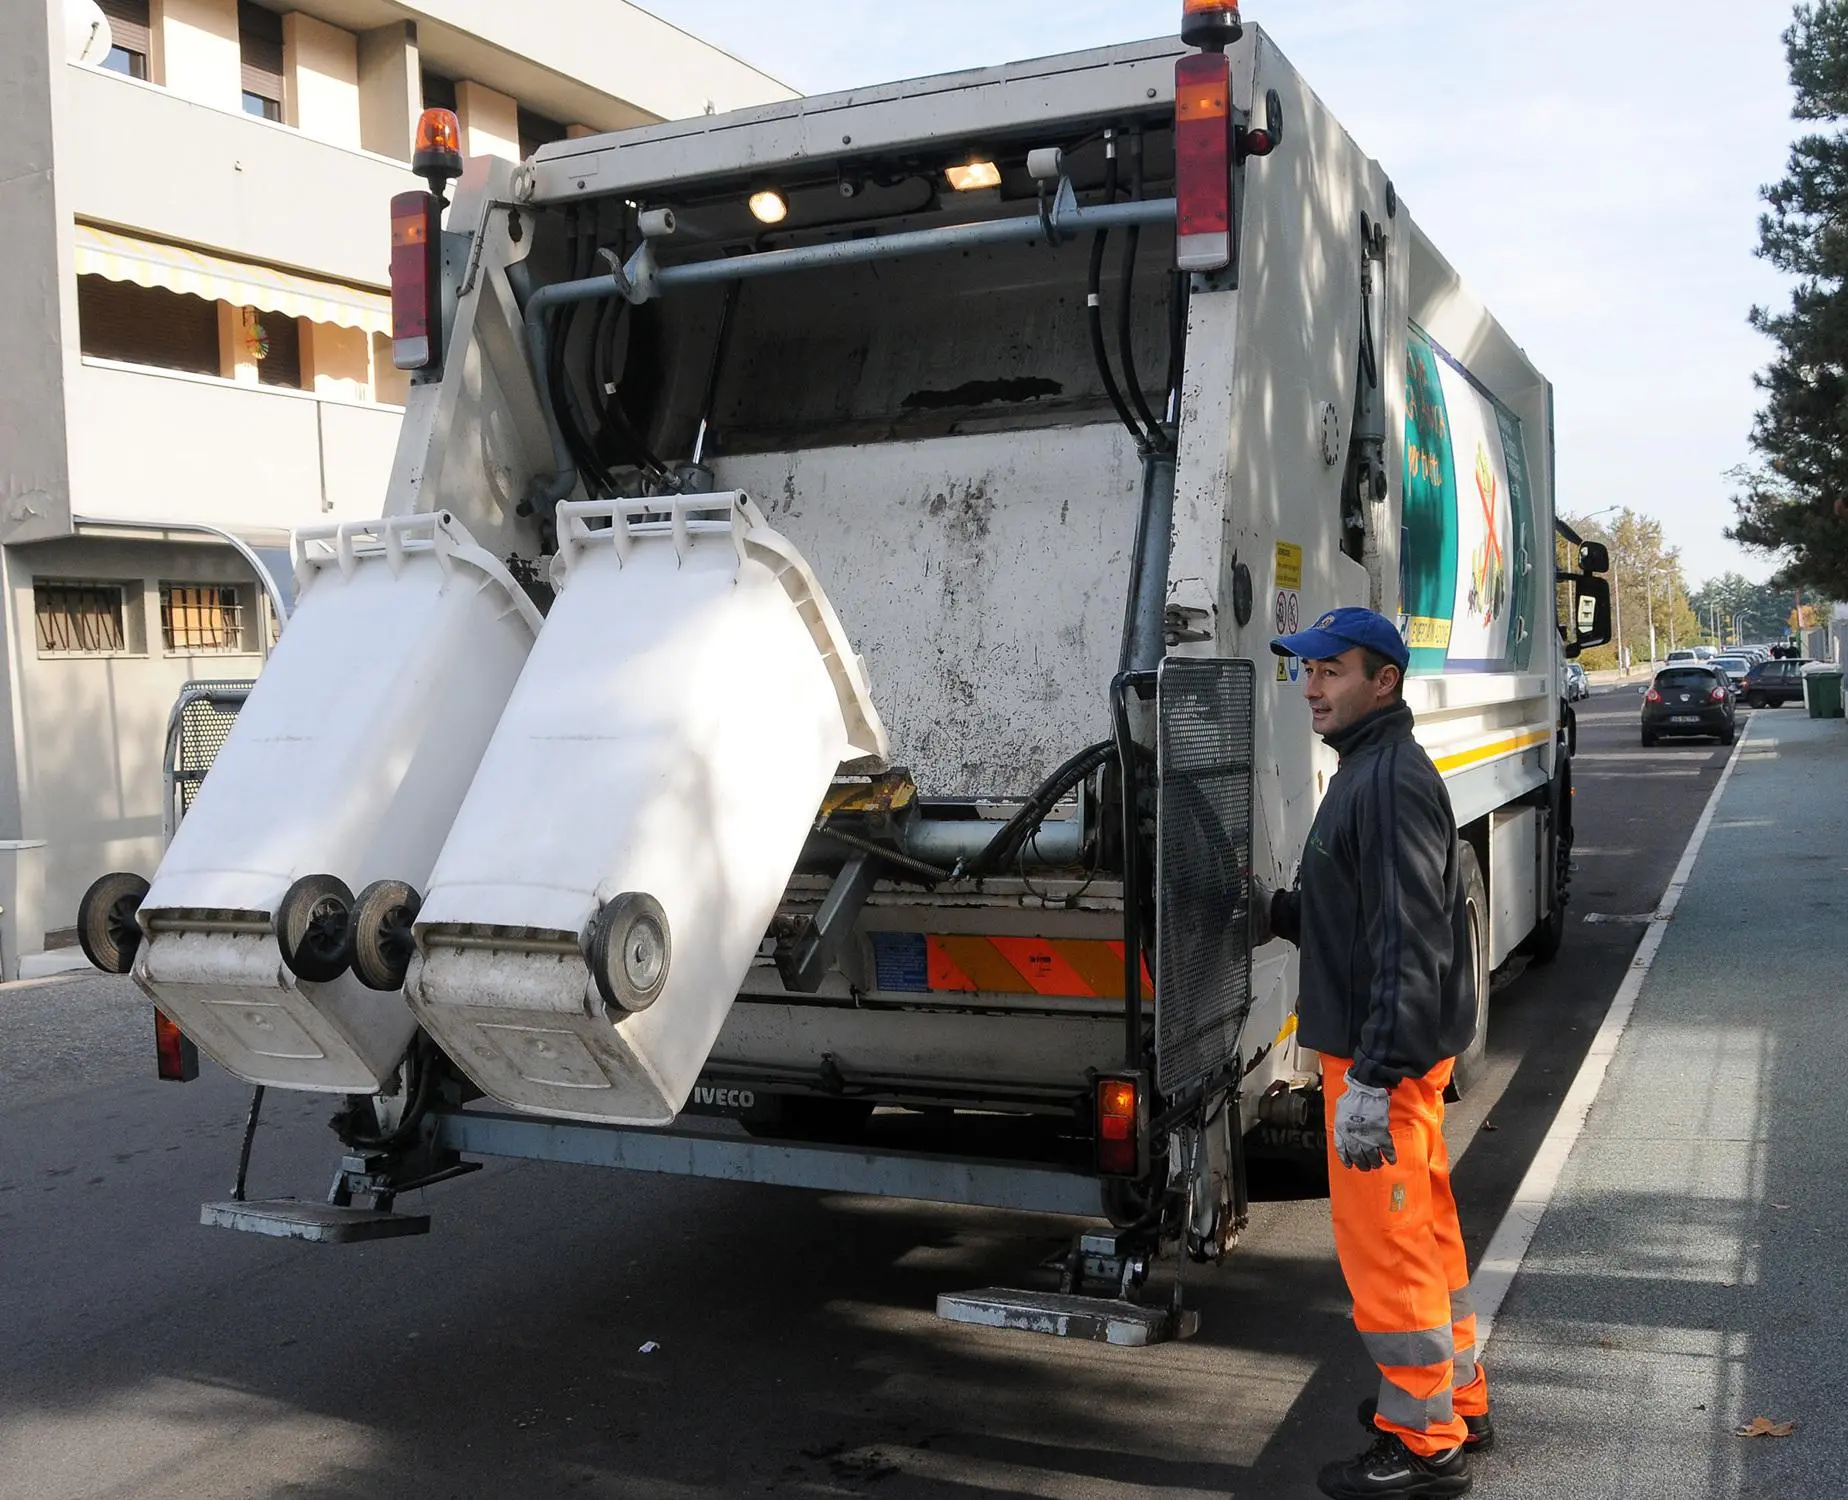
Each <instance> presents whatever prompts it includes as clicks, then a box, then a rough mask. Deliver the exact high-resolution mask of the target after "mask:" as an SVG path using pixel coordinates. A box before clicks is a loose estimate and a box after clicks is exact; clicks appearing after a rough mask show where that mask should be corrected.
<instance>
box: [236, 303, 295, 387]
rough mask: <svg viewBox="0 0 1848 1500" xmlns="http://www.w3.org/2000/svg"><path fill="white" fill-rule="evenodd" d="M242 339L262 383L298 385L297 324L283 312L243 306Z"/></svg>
mask: <svg viewBox="0 0 1848 1500" xmlns="http://www.w3.org/2000/svg"><path fill="white" fill-rule="evenodd" d="M243 326H244V342H245V346H246V347H247V348H248V349H249V351H250V355H251V357H252V358H253V359H255V360H256V362H257V379H258V380H259V381H261V382H262V383H263V384H264V385H282V386H287V387H289V389H291V390H297V391H299V390H300V389H301V388H302V330H301V325H300V324H299V323H297V322H296V321H295V319H293V318H291V317H289V316H288V315H287V314H286V313H279V312H260V311H258V310H257V309H256V308H254V307H246V308H245V309H244V310H243Z"/></svg>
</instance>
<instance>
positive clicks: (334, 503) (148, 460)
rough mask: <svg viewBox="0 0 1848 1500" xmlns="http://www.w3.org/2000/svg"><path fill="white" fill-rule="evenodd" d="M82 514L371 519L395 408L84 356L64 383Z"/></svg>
mask: <svg viewBox="0 0 1848 1500" xmlns="http://www.w3.org/2000/svg"><path fill="white" fill-rule="evenodd" d="M65 402H66V422H67V426H68V429H69V432H70V453H71V502H72V509H73V510H75V511H76V512H78V513H79V514H80V515H88V516H103V517H108V518H110V519H119V520H133V521H139V520H148V521H202V522H206V523H208V524H210V525H215V526H230V527H263V528H287V527H293V526H304V525H312V524H314V523H316V522H319V521H344V520H353V519H362V518H364V517H367V516H376V515H378V514H379V513H380V511H381V510H382V508H383V506H384V502H385V487H386V483H387V481H388V479H389V478H390V474H391V459H392V451H393V449H394V448H395V447H396V446H397V442H398V428H399V425H400V422H401V419H402V416H403V411H402V408H399V407H396V406H373V405H368V404H363V403H357V402H350V401H335V400H330V399H327V398H324V397H318V396H315V395H312V394H310V393H308V392H305V391H292V390H287V389H282V388H279V387H275V386H267V385H247V384H244V383H242V382H238V381H231V380H218V379H215V378H212V377H209V376H203V375H188V374H183V373H180V372H177V371H171V370H156V369H150V368H147V367H145V366H141V365H124V364H116V363H113V362H111V361H108V360H97V359H85V360H84V361H83V362H82V364H81V365H80V366H79V368H78V370H77V374H76V378H75V379H74V380H73V381H72V382H71V383H70V384H69V385H68V386H67V387H66V390H65Z"/></svg>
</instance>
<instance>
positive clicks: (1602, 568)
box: [1579, 542, 1611, 573]
mask: <svg viewBox="0 0 1848 1500" xmlns="http://www.w3.org/2000/svg"><path fill="white" fill-rule="evenodd" d="M1610 570H1611V552H1610V548H1608V547H1606V546H1605V545H1604V543H1603V542H1584V543H1581V544H1580V546H1579V571H1580V572H1581V573H1608V572H1610Z"/></svg>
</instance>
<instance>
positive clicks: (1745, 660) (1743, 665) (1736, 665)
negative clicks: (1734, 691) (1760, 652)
mask: <svg viewBox="0 0 1848 1500" xmlns="http://www.w3.org/2000/svg"><path fill="white" fill-rule="evenodd" d="M1707 665H1708V666H1710V667H1718V668H1719V669H1720V670H1721V671H1722V672H1724V673H1725V674H1726V675H1727V677H1728V678H1729V679H1731V681H1732V685H1733V686H1734V687H1735V688H1737V687H1738V686H1739V684H1740V683H1741V682H1743V681H1744V680H1745V674H1746V673H1747V672H1749V671H1751V670H1752V662H1751V659H1750V658H1749V657H1745V656H1733V655H1730V654H1728V655H1726V656H1716V657H1714V658H1713V660H1712V661H1710V662H1708V663H1707Z"/></svg>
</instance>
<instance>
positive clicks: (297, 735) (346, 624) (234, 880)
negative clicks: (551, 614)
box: [99, 513, 541, 1093]
mask: <svg viewBox="0 0 1848 1500" xmlns="http://www.w3.org/2000/svg"><path fill="white" fill-rule="evenodd" d="M294 561H295V578H296V583H295V586H296V596H297V599H298V601H299V602H298V603H297V606H296V609H295V612H294V614H293V616H292V617H291V619H290V622H289V628H288V630H287V631H286V632H285V633H284V635H283V637H282V639H281V640H280V641H279V642H278V643H277V647H276V650H275V652H274V654H273V655H272V656H271V658H270V661H269V664H268V666H267V667H266V668H265V669H264V672H263V675H262V676H261V677H260V678H259V679H258V681H257V683H256V686H255V687H254V688H253V689H252V690H251V693H250V697H249V699H248V701H247V702H246V703H245V705H244V707H243V709H242V711H241V712H240V713H239V715H238V718H237V722H236V724H235V725H234V726H233V728H232V730H231V733H230V735H229V737H228V738H227V740H226V741H225V744H224V747H223V749H221V750H220V751H219V753H218V757H217V759H216V761H215V762H214V763H213V766H212V770H211V773H210V774H209V775H208V776H207V777H206V779H205V781H204V782H203V783H202V784H201V786H200V789H199V793H198V796H197V798H196V800H195V801H194V802H193V805H192V807H191V809H190V810H189V811H188V813H187V815H186V817H185V819H184V820H183V821H182V822H181V823H180V825H179V827H178V828H177V830H176V831H175V833H174V838H173V841H172V843H171V844H170V845H169V846H168V849H167V852H166V855H165V857H164V858H163V859H162V860H161V864H160V868H159V870H158V871H157V872H156V874H155V876H154V879H153V882H152V884H151V886H150V887H149V888H148V890H147V892H146V894H145V896H143V897H142V899H141V901H140V905H139V911H138V923H139V928H140V932H141V934H142V936H141V939H140V942H139V945H138V950H137V951H134V952H133V953H132V963H133V970H132V972H133V974H134V977H135V980H136V982H137V983H138V984H139V985H140V986H141V988H142V989H143V990H144V991H146V993H147V994H148V995H149V996H150V997H151V998H152V999H153V1000H154V1003H155V1004H156V1005H158V1006H159V1007H160V1008H161V1009H162V1010H163V1011H164V1012H165V1013H166V1014H167V1015H168V1016H169V1017H170V1018H172V1019H173V1020H174V1021H175V1022H176V1023H178V1025H179V1026H180V1028H181V1029H182V1030H183V1031H184V1032H185V1033H186V1034H187V1035H188V1036H189V1037H191V1038H192V1040H193V1041H194V1042H195V1043H197V1044H198V1046H199V1047H200V1048H201V1050H203V1051H204V1052H206V1053H207V1054H208V1055H209V1056H211V1057H212V1058H214V1059H215V1060H216V1061H218V1062H219V1063H220V1064H222V1065H223V1066H224V1067H225V1068H227V1069H229V1070H230V1071H231V1072H232V1073H235V1074H237V1075H238V1076H239V1077H242V1078H245V1079H247V1080H249V1081H251V1082H253V1083H266V1084H278V1085H282V1086H285V1087H290V1088H299V1089H321V1090H328V1091H338V1092H350V1093H369V1092H375V1091H377V1090H378V1089H379V1088H380V1087H381V1086H382V1085H383V1084H384V1083H385V1082H386V1080H388V1079H389V1078H390V1077H391V1076H392V1074H393V1072H394V1071H395V1070H396V1068H397V1066H398V1063H399V1061H400V1060H401V1058H402V1057H403V1055H404V1052H405V1049H406V1047H407V1045H408V1044H409V1042H410V1039H411V1037H412V1035H413V1033H414V1031H415V1029H416V1019H415V1017H414V1016H413V1015H412V1013H411V1011H410V1008H409V1007H408V1006H407V1005H406V1004H405V1001H404V998H403V995H402V993H400V992H399V987H400V985H401V982H402V977H403V966H404V964H405V962H407V961H408V959H409V954H410V947H409V944H410V933H409V922H410V919H411V918H412V917H413V916H414V915H415V912H416V905H417V887H418V886H419V884H420V882H422V881H423V880H424V879H426V878H427V876H428V875H429V872H430V869H431V866H432V865H433V864H434V862H435V859H436V854H437V851H438V850H439V849H440V848H441V847H442V842H443V839H444V837H445V836H446V835H447V834H448V832H449V826H450V823H451V821H452V820H453V819H454V817H455V813H456V809H457V807H459V806H460V804H461V802H462V798H463V794H464V793H465V792H466V791H467V789H468V786H469V782H470V780H471V778H472V777H473V776H474V773H475V768H476V765H477V764H478V763H479V761H480V759H481V755H482V752H483V750H485V749H486V747H487V744H488V740H489V737H490V736H491V735H492V733H493V730H494V725H495V722H496V721H497V720H498V719H499V717H500V714H501V711H502V709H504V708H505V706H506V703H507V698H508V695H509V694H510V693H511V692H512V690H513V686H514V683H515V681H516V680H517V679H518V677H519V673H520V669H521V667H522V666H523V665H524V664H525V662H526V658H527V655H528V653H529V652H530V650H531V649H532V645H533V642H534V640H535V639H536V637H537V635H538V632H539V626H540V620H541V617H540V615H539V612H538V609H537V608H536V607H535V605H534V604H533V602H532V600H531V599H530V598H529V597H528V595H527V593H526V591H525V590H524V589H523V588H522V587H521V586H520V584H519V583H518V582H516V581H515V579H514V578H513V577H512V576H511V575H510V574H509V573H508V571H507V570H506V569H505V568H504V567H503V566H502V565H501V564H500V563H499V562H498V561H497V560H496V559H495V558H494V557H493V556H491V555H490V554H489V553H487V552H486V551H484V550H483V549H482V548H481V547H479V546H478V545H476V543H475V542H474V540H473V539H472V538H471V537H470V536H469V534H468V533H467V532H466V531H465V530H464V529H463V528H462V527H461V526H460V525H459V524H458V523H457V522H456V521H455V520H454V519H453V518H452V517H450V516H449V515H448V514H447V513H425V514H419V515H412V516H402V517H392V518H388V519H385V520H379V521H363V522H349V523H343V524H340V525H335V526H328V527H317V528H313V529H308V530H303V531H300V532H298V533H296V536H295V539H294ZM99 884H100V883H99ZM356 892H357V893H359V894H358V895H357V896H356V895H355V893H356ZM355 907H358V908H359V909H358V910H357V911H356V910H355ZM366 917H370V919H371V921H370V928H369V936H370V941H369V942H362V944H361V946H360V948H359V950H358V951H357V952H356V950H355V946H354V938H355V928H356V926H360V925H364V924H363V923H356V921H355V919H356V918H366ZM356 959H357V963H356Z"/></svg>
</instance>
